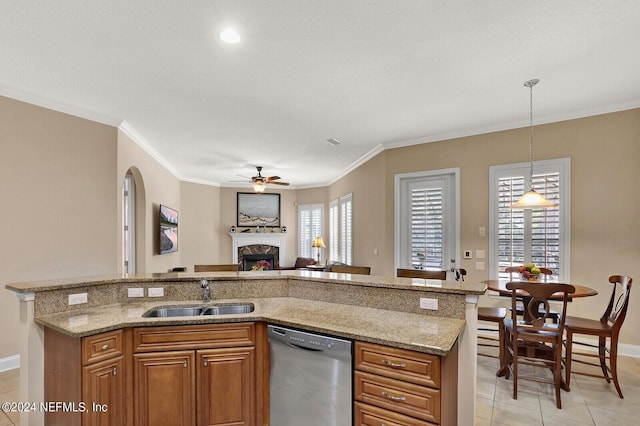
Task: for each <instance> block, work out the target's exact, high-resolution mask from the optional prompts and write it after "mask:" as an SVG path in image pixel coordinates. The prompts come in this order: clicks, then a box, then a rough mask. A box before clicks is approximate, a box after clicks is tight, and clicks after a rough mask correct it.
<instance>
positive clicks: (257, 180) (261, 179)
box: [242, 166, 289, 193]
mask: <svg viewBox="0 0 640 426" xmlns="http://www.w3.org/2000/svg"><path fill="white" fill-rule="evenodd" d="M256 170H258V175H257V176H253V177H252V178H251V183H252V184H253V190H254V191H255V192H257V193H261V192H264V190H265V189H266V188H267V185H269V184H274V185H284V186H288V185H289V182H280V176H269V177H267V176H262V166H256ZM242 177H245V176H242Z"/></svg>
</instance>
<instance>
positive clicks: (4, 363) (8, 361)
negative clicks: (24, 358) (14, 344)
mask: <svg viewBox="0 0 640 426" xmlns="http://www.w3.org/2000/svg"><path fill="white" fill-rule="evenodd" d="M16 368H20V355H10V356H8V357H6V358H0V373H1V372H3V371H9V370H13V369H16Z"/></svg>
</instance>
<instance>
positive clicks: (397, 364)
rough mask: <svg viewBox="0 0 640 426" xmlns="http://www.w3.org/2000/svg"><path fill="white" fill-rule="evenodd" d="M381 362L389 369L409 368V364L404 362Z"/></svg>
mask: <svg viewBox="0 0 640 426" xmlns="http://www.w3.org/2000/svg"><path fill="white" fill-rule="evenodd" d="M380 362H382V363H383V364H384V365H386V366H388V367H396V368H407V364H406V363H404V362H391V361H389V360H388V359H383V360H381V361H380Z"/></svg>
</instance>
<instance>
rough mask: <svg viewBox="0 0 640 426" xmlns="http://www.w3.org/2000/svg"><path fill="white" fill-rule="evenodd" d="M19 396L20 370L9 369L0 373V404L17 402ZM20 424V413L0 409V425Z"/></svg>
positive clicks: (11, 425)
mask: <svg viewBox="0 0 640 426" xmlns="http://www.w3.org/2000/svg"><path fill="white" fill-rule="evenodd" d="M19 397H20V370H18V369H15V370H9V371H4V372H2V373H0V404H1V403H3V402H18V401H19ZM19 424H20V413H15V412H13V413H5V412H3V411H2V410H1V409H0V426H13V425H19Z"/></svg>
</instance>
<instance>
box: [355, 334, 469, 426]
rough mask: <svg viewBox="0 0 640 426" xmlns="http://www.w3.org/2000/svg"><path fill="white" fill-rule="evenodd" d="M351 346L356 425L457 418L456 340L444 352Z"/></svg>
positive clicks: (405, 425) (416, 425)
mask: <svg viewBox="0 0 640 426" xmlns="http://www.w3.org/2000/svg"><path fill="white" fill-rule="evenodd" d="M354 348H355V353H354V399H355V401H356V402H355V404H354V424H355V425H367V426H374V425H375V426H380V425H388V426H391V425H394V426H424V425H437V424H442V425H455V424H456V423H457V397H458V392H457V382H458V376H457V362H458V356H457V353H458V352H457V345H456V346H454V348H453V350H452V351H451V352H450V353H449V355H447V356H446V357H439V356H435V355H430V354H424V353H419V352H413V351H409V350H405V349H398V348H392V347H388V346H383V345H377V344H372V343H365V342H355V345H354Z"/></svg>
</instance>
